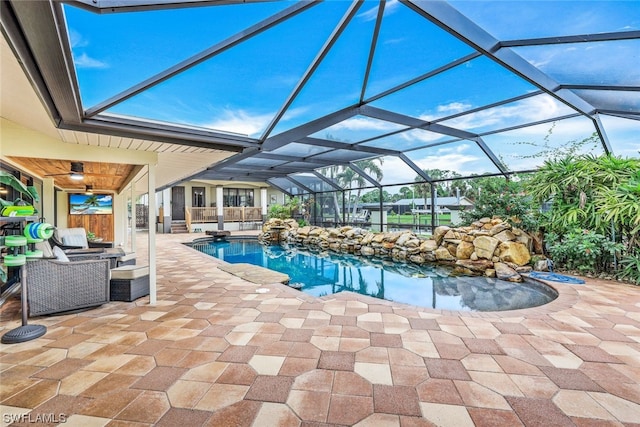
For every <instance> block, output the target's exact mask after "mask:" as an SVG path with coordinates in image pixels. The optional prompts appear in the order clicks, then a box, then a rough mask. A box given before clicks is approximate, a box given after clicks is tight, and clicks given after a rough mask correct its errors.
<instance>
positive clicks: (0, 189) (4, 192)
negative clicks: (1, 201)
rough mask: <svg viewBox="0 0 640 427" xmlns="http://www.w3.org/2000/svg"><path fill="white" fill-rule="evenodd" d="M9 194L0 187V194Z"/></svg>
mask: <svg viewBox="0 0 640 427" xmlns="http://www.w3.org/2000/svg"><path fill="white" fill-rule="evenodd" d="M8 192H9V190H7V189H6V188H4V187H0V194H7V193H8Z"/></svg>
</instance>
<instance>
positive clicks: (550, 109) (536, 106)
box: [442, 95, 575, 131]
mask: <svg viewBox="0 0 640 427" xmlns="http://www.w3.org/2000/svg"><path fill="white" fill-rule="evenodd" d="M573 112H575V111H574V110H572V109H570V108H569V107H567V106H565V105H563V104H561V103H560V102H558V101H556V100H555V99H554V98H552V97H551V96H549V95H538V96H534V97H531V98H527V99H523V100H521V101H518V102H514V103H511V104H507V105H501V106H499V107H495V108H490V109H488V110H482V111H478V112H476V113H472V114H467V115H464V116H460V117H457V118H455V119H451V120H447V121H445V122H442V124H443V125H446V126H451V127H454V128H457V129H463V130H469V131H473V130H474V129H476V130H477V129H486V130H490V129H500V128H506V127H510V126H514V125H519V124H524V123H527V122H530V123H533V122H536V121H540V120H546V119H549V118H553V117H558V116H562V115H565V114H570V113H573Z"/></svg>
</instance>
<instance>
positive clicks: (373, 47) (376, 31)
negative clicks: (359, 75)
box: [360, 0, 386, 104]
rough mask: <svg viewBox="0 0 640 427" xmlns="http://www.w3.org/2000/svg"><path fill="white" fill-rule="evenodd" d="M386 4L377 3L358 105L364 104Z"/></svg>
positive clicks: (382, 0) (381, 1)
mask: <svg viewBox="0 0 640 427" xmlns="http://www.w3.org/2000/svg"><path fill="white" fill-rule="evenodd" d="M385 5H386V2H385V1H384V0H380V2H379V3H378V14H377V16H376V24H375V27H373V34H372V36H371V46H370V47H369V55H368V57H367V66H366V68H365V70H364V78H363V79H362V89H361V90H360V104H362V103H364V95H365V93H366V92H367V85H368V84H369V74H371V65H372V64H373V56H374V54H375V52H376V46H377V45H378V36H379V35H380V25H381V24H382V17H383V16H384V7H385Z"/></svg>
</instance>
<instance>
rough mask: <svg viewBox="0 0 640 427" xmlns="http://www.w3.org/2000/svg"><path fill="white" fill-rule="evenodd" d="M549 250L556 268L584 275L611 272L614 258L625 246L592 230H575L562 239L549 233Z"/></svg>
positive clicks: (547, 236) (547, 237)
mask: <svg viewBox="0 0 640 427" xmlns="http://www.w3.org/2000/svg"><path fill="white" fill-rule="evenodd" d="M546 241H547V250H548V252H549V255H550V256H551V259H552V260H553V262H554V264H556V266H560V267H564V268H566V269H568V270H578V271H580V272H582V273H589V272H591V273H598V272H602V271H607V270H610V265H611V263H612V262H613V257H614V255H615V254H616V253H618V252H620V251H621V250H622V249H623V248H624V246H623V245H622V244H620V243H614V242H612V241H610V240H609V239H608V238H607V237H606V236H603V235H602V234H598V233H595V232H593V231H590V230H582V229H574V230H573V231H571V232H569V233H567V234H565V235H564V236H562V237H560V236H559V235H557V234H555V233H547V235H546Z"/></svg>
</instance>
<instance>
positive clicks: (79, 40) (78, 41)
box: [69, 29, 89, 49]
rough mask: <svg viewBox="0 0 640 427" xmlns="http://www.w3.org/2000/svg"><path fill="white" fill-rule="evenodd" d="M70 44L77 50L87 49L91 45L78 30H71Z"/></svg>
mask: <svg viewBox="0 0 640 427" xmlns="http://www.w3.org/2000/svg"><path fill="white" fill-rule="evenodd" d="M69 44H70V45H71V48H72V49H75V48H79V47H86V46H88V45H89V42H88V41H87V40H86V39H85V38H84V37H82V35H81V34H80V33H79V32H77V31H76V30H73V29H69Z"/></svg>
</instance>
